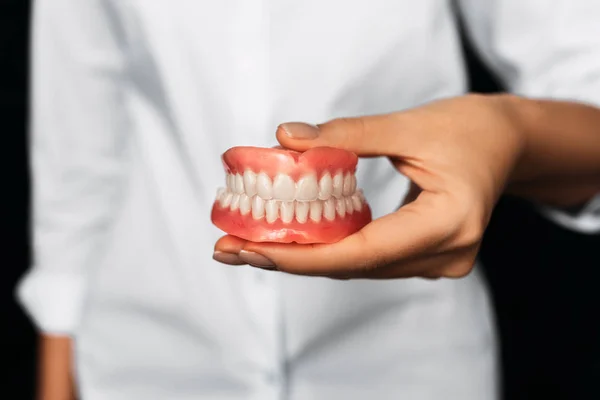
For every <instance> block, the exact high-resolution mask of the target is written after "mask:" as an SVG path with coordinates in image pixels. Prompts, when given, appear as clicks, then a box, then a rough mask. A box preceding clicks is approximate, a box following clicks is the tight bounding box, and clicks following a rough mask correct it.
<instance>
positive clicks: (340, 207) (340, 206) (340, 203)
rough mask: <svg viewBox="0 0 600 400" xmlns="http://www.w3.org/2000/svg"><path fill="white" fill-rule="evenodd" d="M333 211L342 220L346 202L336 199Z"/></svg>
mask: <svg viewBox="0 0 600 400" xmlns="http://www.w3.org/2000/svg"><path fill="white" fill-rule="evenodd" d="M335 210H336V211H337V213H338V215H339V216H340V217H341V218H344V215H346V200H344V199H343V198H342V199H337V200H336V201H335Z"/></svg>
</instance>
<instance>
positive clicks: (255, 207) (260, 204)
mask: <svg viewBox="0 0 600 400" xmlns="http://www.w3.org/2000/svg"><path fill="white" fill-rule="evenodd" d="M264 216H265V201H264V200H263V199H261V198H260V196H254V197H253V198H252V218H254V219H261V218H262V217H264Z"/></svg>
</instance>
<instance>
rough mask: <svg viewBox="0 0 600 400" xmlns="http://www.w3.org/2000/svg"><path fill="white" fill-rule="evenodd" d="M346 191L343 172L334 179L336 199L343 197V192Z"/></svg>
mask: <svg viewBox="0 0 600 400" xmlns="http://www.w3.org/2000/svg"><path fill="white" fill-rule="evenodd" d="M343 189H344V175H343V174H342V173H341V172H338V173H337V174H335V176H334V177H333V196H334V197H337V198H339V197H342V191H343Z"/></svg>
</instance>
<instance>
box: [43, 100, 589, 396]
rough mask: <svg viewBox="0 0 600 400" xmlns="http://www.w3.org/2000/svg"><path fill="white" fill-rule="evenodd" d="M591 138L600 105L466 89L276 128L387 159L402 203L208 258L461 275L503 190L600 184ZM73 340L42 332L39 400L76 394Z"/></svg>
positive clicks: (568, 189)
mask: <svg viewBox="0 0 600 400" xmlns="http://www.w3.org/2000/svg"><path fill="white" fill-rule="evenodd" d="M599 138H600V109H597V108H594V107H591V106H587V105H583V104H577V103H570V102H557V101H544V100H532V99H525V98H520V97H516V96H511V95H492V96H482V95H467V96H461V97H457V98H452V99H447V100H442V101H437V102H434V103H430V104H427V105H424V106H422V107H418V108H414V109H411V110H407V111H402V112H397V113H392V114H387V115H380V116H369V117H363V118H346V119H338V120H334V121H330V122H327V123H325V124H322V125H319V126H318V127H314V126H310V125H306V124H299V123H288V124H283V125H281V126H280V127H279V129H278V130H277V139H278V140H279V142H280V143H281V145H282V146H283V147H285V148H288V149H293V150H298V151H305V150H308V149H310V148H312V147H318V146H331V147H338V148H342V149H346V150H350V151H353V152H355V153H357V154H358V155H359V156H361V157H388V158H389V159H390V161H391V162H392V164H393V165H394V166H395V167H396V169H397V170H398V172H399V173H402V174H404V175H405V176H407V177H408V178H409V179H410V180H411V182H412V185H411V189H410V191H409V194H408V196H406V198H405V199H404V203H403V206H402V207H400V208H399V210H397V211H396V212H394V213H391V214H389V215H387V216H385V217H383V218H380V219H377V220H375V221H373V222H372V223H370V224H368V225H367V226H365V227H364V228H363V229H362V230H360V231H359V232H357V233H356V234H353V235H351V236H349V237H347V238H345V239H343V240H341V241H340V242H337V243H335V244H326V245H323V244H319V245H310V244H309V245H299V244H269V243H251V242H247V241H244V240H242V239H239V238H236V237H233V236H224V237H222V238H221V239H220V240H219V241H218V242H217V243H216V245H215V254H214V258H215V259H216V260H218V261H220V262H223V263H225V264H229V265H244V264H250V265H253V266H255V267H258V268H267V269H277V270H279V271H283V272H286V273H291V274H299V275H307V276H325V277H330V278H334V279H352V278H366V279H395V278H408V277H424V278H440V277H447V278H458V277H462V276H465V275H467V274H468V273H469V272H470V271H471V269H472V267H473V264H474V260H475V257H476V255H477V252H478V250H479V246H480V242H481V239H482V236H483V232H484V230H485V228H486V226H487V224H488V221H489V218H490V215H491V212H492V210H493V208H494V206H495V204H496V202H497V200H498V198H499V197H500V196H501V195H502V194H511V195H515V196H520V197H523V198H526V199H529V200H531V201H534V202H538V203H543V204H547V205H552V206H556V207H572V206H578V205H581V204H584V203H585V202H586V201H588V200H589V199H591V198H592V197H593V196H594V195H595V194H597V193H599V192H600V140H599ZM401 200H402V199H401V198H400V195H399V196H398V201H399V202H400V201H401ZM71 348H72V347H71V342H70V339H69V338H66V337H63V338H58V337H44V338H43V339H42V351H41V364H40V366H41V370H40V382H41V385H40V387H41V393H43V395H42V396H40V397H39V398H40V399H43V400H71V399H73V398H74V397H73V393H74V391H73V380H72V379H71V378H70V376H71V362H70V360H71V351H72V350H71ZM67 360H68V361H67Z"/></svg>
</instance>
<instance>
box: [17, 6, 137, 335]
mask: <svg viewBox="0 0 600 400" xmlns="http://www.w3.org/2000/svg"><path fill="white" fill-rule="evenodd" d="M105 3H108V2H102V1H101V0H85V1H81V0H37V1H35V2H34V9H33V19H32V24H33V25H32V42H31V56H32V64H31V85H32V90H31V107H30V110H31V121H30V129H31V131H30V163H31V165H30V169H31V179H32V221H33V222H32V237H33V241H32V251H33V260H34V261H33V265H32V266H31V268H30V269H29V271H28V272H27V273H26V275H25V276H24V277H23V278H22V279H21V281H20V282H19V284H18V286H17V293H16V294H17V297H18V300H19V301H20V303H21V305H22V306H23V307H24V308H25V309H26V311H27V313H28V314H29V315H30V317H31V318H32V319H33V321H34V323H35V324H36V325H37V327H38V328H39V329H40V330H41V331H43V332H45V333H47V334H60V335H71V334H73V333H74V332H75V331H76V329H77V325H78V323H79V321H80V317H81V311H82V309H83V304H84V301H85V298H86V292H87V289H86V286H87V285H86V282H87V279H88V276H89V274H90V269H91V265H92V264H93V262H94V261H96V260H99V259H100V258H101V255H102V247H103V242H104V241H105V239H106V236H107V229H108V228H109V227H110V222H111V218H112V217H113V215H114V214H115V207H118V203H119V201H118V200H119V196H120V193H121V190H120V188H121V184H122V179H121V178H122V175H123V167H124V165H123V163H124V161H125V157H124V154H125V150H126V137H125V132H126V130H125V123H126V121H125V117H124V115H125V113H124V112H123V106H124V101H123V96H122V93H121V90H120V89H121V88H122V87H123V85H124V83H125V82H124V81H125V78H124V77H125V76H126V74H125V73H124V71H125V63H124V57H123V54H124V53H123V43H121V42H120V41H119V40H120V39H119V38H118V37H117V35H115V34H114V32H115V31H116V29H115V26H116V25H115V24H116V20H115V19H114V17H113V14H111V13H110V11H111V10H110V9H107V8H106V5H105Z"/></svg>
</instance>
